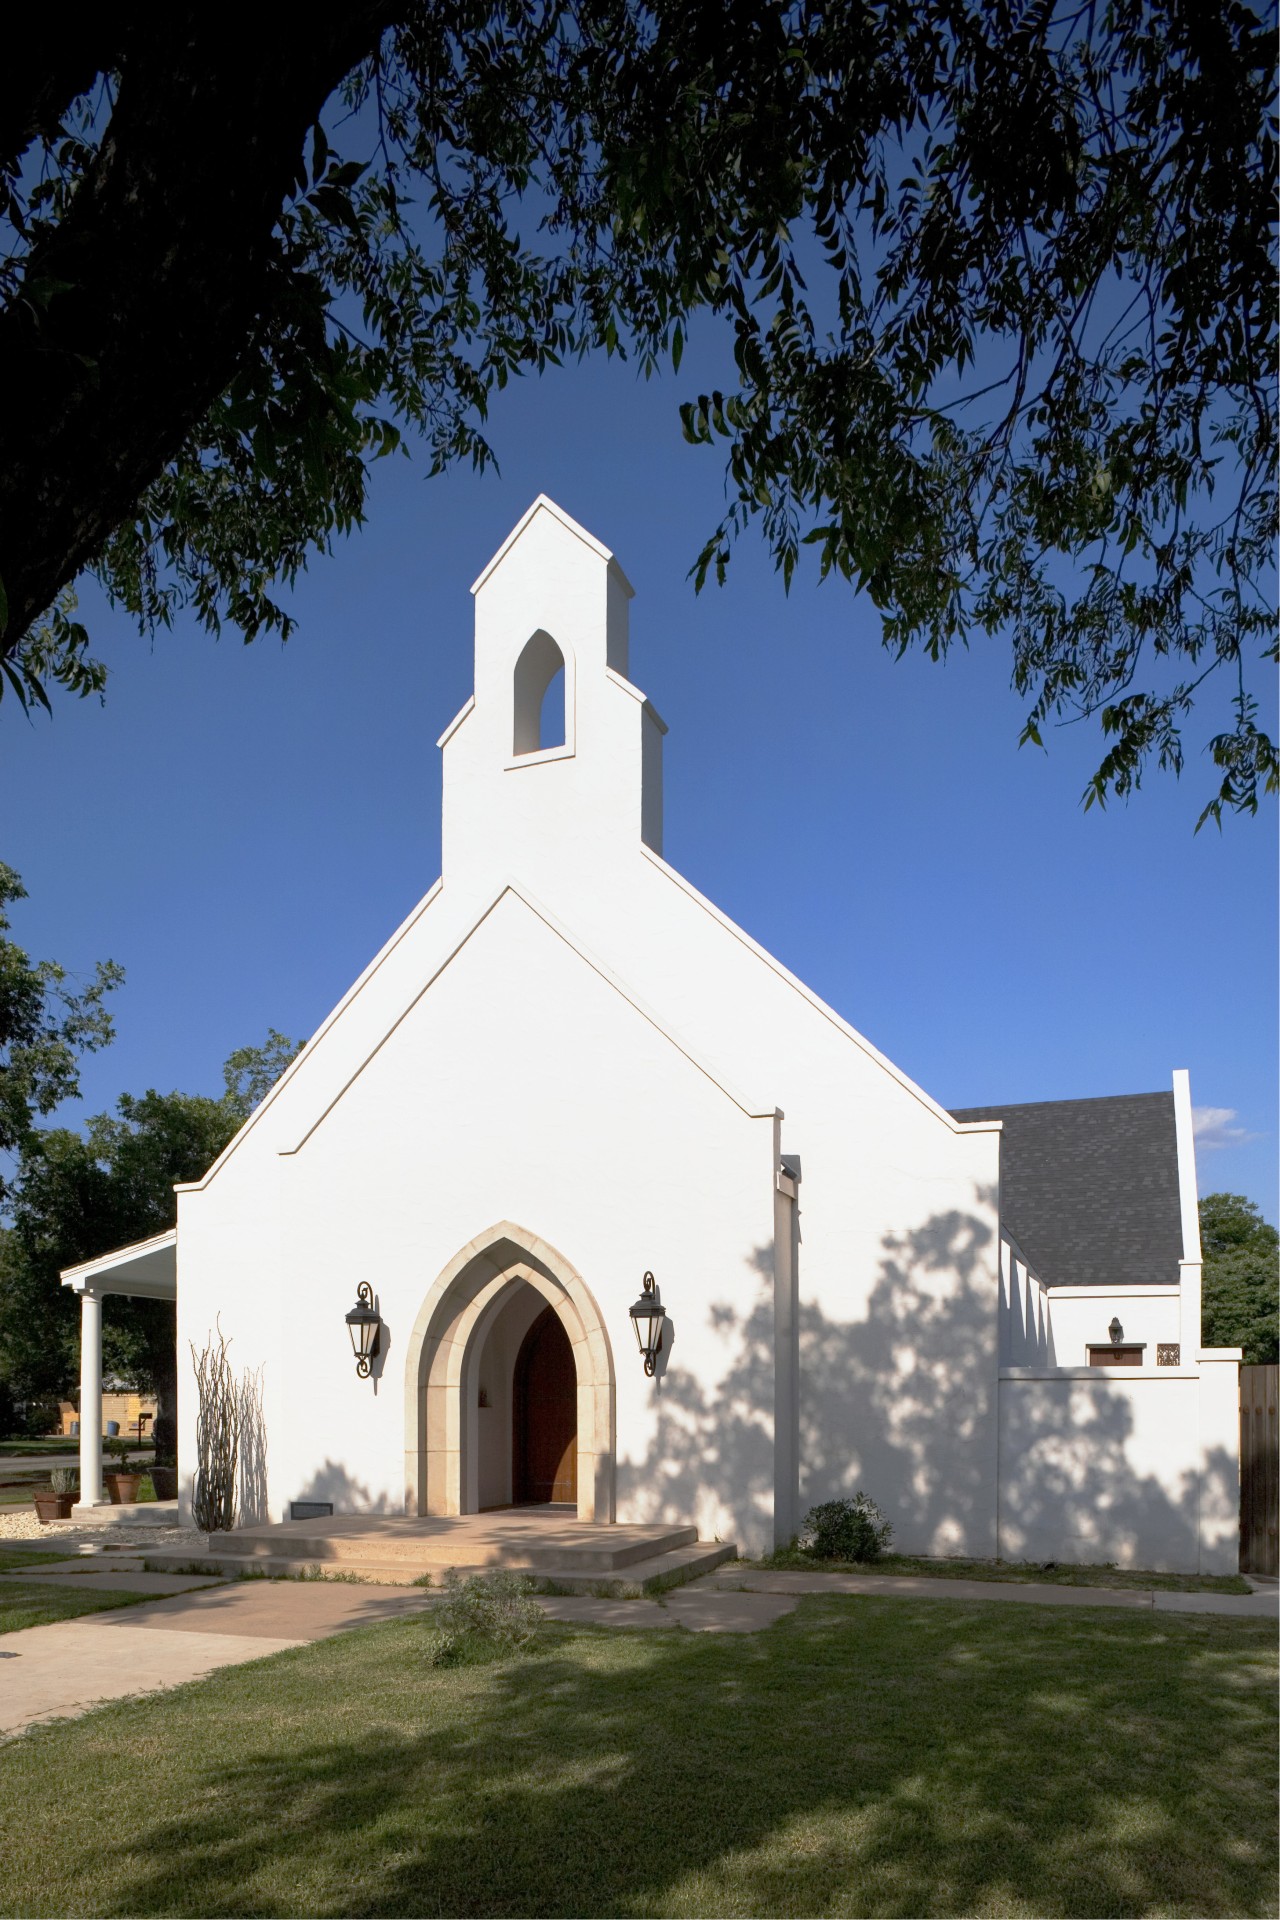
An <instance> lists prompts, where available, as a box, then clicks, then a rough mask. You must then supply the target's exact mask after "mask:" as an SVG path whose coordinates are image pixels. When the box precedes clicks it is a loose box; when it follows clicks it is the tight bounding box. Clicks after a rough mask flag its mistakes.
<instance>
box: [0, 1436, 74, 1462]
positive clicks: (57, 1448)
mask: <svg viewBox="0 0 1280 1920" xmlns="http://www.w3.org/2000/svg"><path fill="white" fill-rule="evenodd" d="M79 1451H80V1439H79V1435H78V1434H65V1433H50V1434H47V1435H46V1436H45V1438H44V1439H43V1440H25V1439H24V1440H0V1460H4V1459H20V1458H21V1456H22V1455H23V1454H26V1453H35V1454H44V1453H70V1454H77V1453H79Z"/></svg>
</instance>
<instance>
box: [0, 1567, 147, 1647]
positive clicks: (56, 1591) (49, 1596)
mask: <svg viewBox="0 0 1280 1920" xmlns="http://www.w3.org/2000/svg"><path fill="white" fill-rule="evenodd" d="M154 1599H155V1595H154V1594H153V1593H114V1592H101V1591H99V1592H98V1593H85V1592H84V1591H83V1590H82V1591H81V1592H79V1593H76V1592H74V1591H68V1587H67V1583H66V1582H65V1581H63V1582H56V1583H55V1582H54V1581H44V1582H43V1583H42V1582H41V1581H40V1579H39V1576H38V1575H37V1576H36V1577H35V1578H33V1579H31V1580H5V1581H3V1582H0V1633H17V1631H18V1629H19V1627H46V1626H48V1624H49V1622H50V1621H51V1620H74V1619H75V1618H76V1616H77V1615H78V1614H81V1613H106V1612H107V1611H108V1610H109V1609H110V1608H112V1607H134V1606H136V1605H137V1604H138V1602H139V1600H154Z"/></svg>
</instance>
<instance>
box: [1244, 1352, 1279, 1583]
mask: <svg viewBox="0 0 1280 1920" xmlns="http://www.w3.org/2000/svg"><path fill="white" fill-rule="evenodd" d="M1278 1382H1280V1367H1275V1366H1272V1367H1241V1369H1240V1571H1241V1573H1269V1574H1272V1575H1275V1574H1280V1539H1278V1538H1277V1528H1278V1527H1280V1429H1278V1428H1277V1423H1276V1388H1277V1383H1278Z"/></svg>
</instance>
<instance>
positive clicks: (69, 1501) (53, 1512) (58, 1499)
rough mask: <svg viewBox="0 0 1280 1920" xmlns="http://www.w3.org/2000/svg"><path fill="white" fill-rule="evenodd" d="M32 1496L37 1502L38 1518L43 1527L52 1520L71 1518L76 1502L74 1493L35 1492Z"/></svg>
mask: <svg viewBox="0 0 1280 1920" xmlns="http://www.w3.org/2000/svg"><path fill="white" fill-rule="evenodd" d="M31 1498H32V1499H33V1500H34V1501H35V1503H36V1518H37V1519H38V1520H39V1522H40V1525H41V1526H42V1527H47V1526H48V1524H49V1522H50V1521H51V1520H69V1519H70V1518H71V1509H72V1507H74V1505H75V1503H76V1496H75V1494H74V1493H33V1494H32V1496H31Z"/></svg>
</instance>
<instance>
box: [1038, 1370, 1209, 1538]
mask: <svg viewBox="0 0 1280 1920" xmlns="http://www.w3.org/2000/svg"><path fill="white" fill-rule="evenodd" d="M1232 1365H1233V1363H1232V1361H1231V1359H1230V1358H1229V1357H1228V1358H1227V1359H1226V1360H1225V1362H1224V1363H1221V1364H1218V1365H1216V1366H1213V1365H1210V1366H1207V1367H1205V1368H1204V1369H1202V1368H1200V1367H1199V1366H1195V1365H1193V1366H1188V1367H1160V1368H1157V1367H1155V1366H1152V1367H1151V1368H1143V1369H1142V1370H1141V1371H1139V1370H1138V1369H1135V1368H1129V1367H1124V1368H1101V1367H1081V1368H1072V1369H1061V1370H1057V1371H1054V1372H1049V1371H1037V1370H1036V1369H1033V1368H1018V1369H1005V1370H1003V1371H1002V1373H1001V1378H1000V1410H1001V1420H1000V1553H1001V1555H1002V1556H1003V1557H1004V1558H1005V1559H1008V1560H1038V1561H1043V1560H1049V1559H1052V1560H1061V1561H1065V1562H1077V1563H1089V1562H1097V1563H1104V1564H1105V1563H1106V1562H1109V1561H1110V1562H1114V1563H1115V1565H1116V1566H1118V1567H1149V1568H1157V1569H1164V1570H1168V1571H1173V1572H1184V1573H1186V1572H1190V1573H1195V1572H1202V1573H1223V1572H1234V1571H1235V1569H1236V1555H1237V1537H1236V1529H1237V1525H1238V1507H1239V1486H1238V1466H1237V1458H1236V1441H1235V1437H1234V1426H1235V1421H1236V1418H1237V1412H1238V1410H1237V1407H1236V1405H1235V1402H1234V1400H1233V1399H1232V1395H1233V1393H1234V1391H1235V1375H1234V1373H1233V1371H1232ZM1202 1372H1203V1373H1204V1374H1205V1375H1206V1376H1208V1379H1207V1381H1206V1380H1202V1377H1201V1376H1202Z"/></svg>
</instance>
